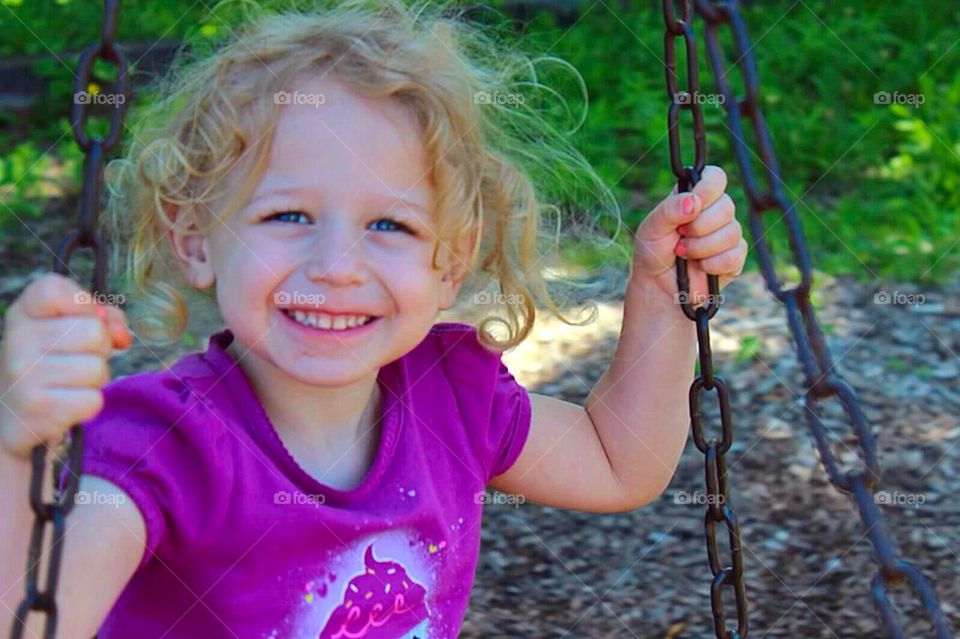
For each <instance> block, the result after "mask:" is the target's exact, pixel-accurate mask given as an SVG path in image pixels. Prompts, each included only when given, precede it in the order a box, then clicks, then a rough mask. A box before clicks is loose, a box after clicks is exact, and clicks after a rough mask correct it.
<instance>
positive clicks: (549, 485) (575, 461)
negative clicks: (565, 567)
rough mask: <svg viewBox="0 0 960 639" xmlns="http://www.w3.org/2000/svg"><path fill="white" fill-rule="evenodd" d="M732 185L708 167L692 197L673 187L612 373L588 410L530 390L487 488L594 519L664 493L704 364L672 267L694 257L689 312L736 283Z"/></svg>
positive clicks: (631, 295) (740, 248) (655, 227)
mask: <svg viewBox="0 0 960 639" xmlns="http://www.w3.org/2000/svg"><path fill="white" fill-rule="evenodd" d="M726 183H727V182H726V175H725V174H724V172H723V171H722V170H721V169H720V168H719V167H715V166H707V167H705V169H704V172H703V177H702V179H701V180H700V182H698V183H697V185H696V186H695V187H694V189H693V191H692V195H691V194H689V193H681V194H678V193H677V192H676V188H674V191H673V193H671V194H670V195H669V196H667V197H666V198H664V200H663V201H661V202H660V203H659V204H658V205H657V207H656V208H655V209H654V210H653V211H652V212H651V213H650V215H648V216H647V217H646V218H645V219H644V221H643V223H642V224H641V225H640V227H639V228H638V229H637V232H636V236H635V237H636V243H635V247H634V259H633V264H632V268H631V276H630V280H629V283H628V285H627V290H626V293H625V296H624V315H623V324H622V326H621V329H620V340H619V342H618V344H617V348H616V351H615V352H614V356H613V359H612V361H611V363H610V365H609V367H608V368H607V370H606V372H604V374H603V375H602V376H601V377H600V379H599V380H598V381H597V383H596V384H595V385H594V387H593V389H592V390H591V391H590V394H589V396H588V397H587V401H586V403H585V405H584V406H578V405H576V404H572V403H569V402H565V401H562V400H559V399H554V398H551V397H546V396H543V395H538V394H535V393H530V400H531V406H532V416H531V424H530V432H529V435H528V436H527V442H526V444H525V445H524V447H523V450H522V451H521V452H520V455H519V456H518V457H517V460H516V462H514V464H513V465H512V466H511V467H510V468H509V469H508V470H507V471H506V472H504V473H502V474H501V475H498V476H496V477H494V478H493V479H492V480H491V481H490V483H489V485H490V486H491V487H492V488H495V489H497V490H500V491H503V492H508V493H513V494H520V495H523V496H525V497H526V498H527V499H530V500H531V501H535V502H538V503H542V504H546V505H550V506H557V507H561V508H570V509H575V510H584V511H589V512H623V511H627V510H633V509H635V508H637V507H639V506H641V505H643V504H645V503H647V502H649V501H651V500H653V499H655V498H656V497H657V496H659V495H660V494H661V493H663V491H664V490H665V489H666V487H667V485H668V484H669V483H670V479H671V478H672V477H673V473H674V471H675V470H676V467H677V463H678V461H679V459H680V454H681V453H682V452H683V446H684V444H685V442H686V438H687V430H688V429H689V423H690V415H689V405H688V400H687V393H688V390H689V388H690V384H691V383H692V381H693V365H694V362H695V360H696V356H697V343H696V328H695V326H694V325H693V322H691V321H690V320H688V319H687V317H686V316H685V315H684V314H683V311H682V309H681V308H680V305H679V303H678V295H677V283H676V272H675V269H674V264H675V259H676V256H677V255H681V256H683V257H685V258H687V260H688V263H687V273H688V275H689V283H690V284H689V289H690V291H689V292H690V295H691V297H692V303H693V304H698V303H701V302H705V301H709V300H708V298H707V295H708V288H707V275H708V274H713V275H718V276H720V280H719V283H720V286H721V287H722V286H725V285H726V284H727V283H728V282H729V281H730V280H732V279H733V278H734V277H736V276H738V275H739V274H740V272H741V271H742V269H743V265H744V261H745V259H746V252H747V244H746V241H745V240H744V239H743V235H742V232H741V229H740V225H739V224H738V223H737V221H736V219H735V216H734V213H735V207H734V203H733V200H732V199H731V198H730V196H728V195H726V193H725V192H724V191H725V189H726ZM704 202H705V203H706V204H705V205H703V204H702V203H704ZM678 240H679V242H678Z"/></svg>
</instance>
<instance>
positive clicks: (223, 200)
mask: <svg viewBox="0 0 960 639" xmlns="http://www.w3.org/2000/svg"><path fill="white" fill-rule="evenodd" d="M324 5H327V6H324ZM501 26H502V24H501ZM504 32H505V30H504ZM498 33H499V32H498V30H497V25H490V26H484V27H479V26H476V25H472V24H471V23H470V22H468V21H466V20H464V19H463V15H462V10H461V11H460V12H453V13H451V12H449V11H447V10H446V9H445V8H444V7H443V6H442V4H440V3H437V2H431V3H427V2H417V3H415V4H413V5H410V6H408V5H407V4H405V3H404V2H401V1H400V0H373V1H370V0H345V1H342V2H336V3H332V5H331V3H329V2H327V3H322V2H319V3H314V7H313V8H312V9H310V10H303V9H300V8H296V9H292V8H286V9H285V10H282V11H272V12H267V11H266V10H264V9H262V8H258V9H256V10H255V13H254V14H250V13H247V14H245V15H244V19H243V21H242V24H240V25H239V26H238V28H237V29H236V30H233V31H231V32H230V35H229V37H227V38H226V40H225V41H223V42H218V43H215V44H212V45H209V46H206V47H204V46H200V45H202V44H203V43H202V42H195V43H191V42H190V41H189V40H188V41H187V42H186V43H185V46H184V47H182V48H181V49H180V50H179V51H178V52H177V56H176V59H175V60H174V62H173V64H172V66H171V67H170V70H169V71H168V72H167V73H166V74H164V75H163V76H161V77H160V78H158V79H157V80H155V81H154V82H153V83H152V84H151V86H150V87H148V90H149V92H150V93H151V94H152V96H151V97H152V98H153V99H151V100H150V101H149V102H148V103H146V104H145V105H144V106H137V107H135V108H136V109H137V110H136V111H134V112H133V113H132V114H131V118H130V120H131V122H132V124H133V126H132V127H131V128H132V131H133V135H131V136H129V141H128V143H127V144H126V146H125V148H124V150H123V153H122V155H121V157H120V158H118V159H116V160H113V161H112V162H111V163H110V164H109V165H108V168H107V183H108V188H109V198H108V202H107V223H108V225H109V227H110V230H111V231H112V234H113V236H114V238H115V241H114V242H113V246H114V249H115V250H114V252H113V254H112V260H113V264H114V268H113V269H111V270H112V272H117V270H116V267H117V266H120V265H124V266H125V270H124V279H123V281H122V282H121V284H120V286H121V287H123V288H125V289H128V290H131V291H134V292H135V293H136V295H134V296H133V297H136V298H139V299H140V300H142V303H138V305H137V308H134V309H132V312H130V319H131V325H132V326H133V328H134V330H136V331H137V333H138V334H139V335H141V337H142V338H144V339H145V340H147V341H148V342H153V343H155V344H171V343H174V342H177V341H178V340H179V339H180V336H181V334H182V333H183V331H184V329H185V328H186V326H187V322H188V304H187V302H186V301H185V299H184V296H183V294H182V291H183V287H184V286H185V282H184V281H183V279H182V276H181V274H180V273H179V269H178V268H177V267H176V264H175V261H174V259H173V254H172V252H171V251H170V250H169V243H168V242H167V241H166V238H165V235H166V234H167V233H169V232H170V229H171V228H172V226H173V224H174V216H172V215H171V212H172V211H174V210H176V209H178V208H181V207H183V208H184V209H185V210H196V211H201V210H204V209H209V210H210V211H214V212H215V215H214V216H212V218H213V222H212V223H215V222H216V220H223V219H226V218H227V216H229V215H231V214H233V213H234V212H236V210H238V209H239V208H240V207H241V206H242V205H243V204H244V202H245V200H246V199H247V198H248V197H249V195H250V193H251V192H252V190H253V188H254V186H255V185H256V184H257V182H258V181H259V179H260V176H261V175H262V173H263V170H264V169H265V167H266V162H267V158H268V155H269V150H270V144H271V141H272V135H271V133H270V131H272V125H273V124H274V123H275V122H276V119H277V117H278V116H279V109H280V105H278V104H276V101H275V100H270V99H268V97H264V96H273V95H276V94H277V93H278V92H280V91H284V90H289V88H290V86H291V84H292V83H293V81H294V79H295V77H297V76H299V75H300V74H302V73H303V72H304V71H310V70H314V69H315V70H318V71H319V70H325V71H328V72H329V73H330V75H331V76H333V77H335V78H336V79H338V80H340V81H342V82H344V83H345V84H346V85H347V86H348V87H350V88H351V89H353V90H354V91H356V92H357V93H358V94H360V95H363V96H366V97H370V98H393V99H396V100H399V101H400V102H401V103H402V104H404V105H406V106H409V107H410V108H412V109H413V110H414V112H415V114H416V116H417V121H418V123H419V125H420V127H421V137H422V140H423V144H424V148H425V149H426V151H427V157H428V158H429V159H430V160H431V165H432V176H431V178H432V180H433V183H434V185H435V186H436V189H437V212H436V219H437V220H438V229H437V230H438V237H439V240H438V243H437V244H436V245H435V246H434V253H433V266H434V268H438V265H437V263H436V262H437V253H438V248H439V242H441V241H442V242H444V243H445V244H446V245H447V246H458V245H459V244H458V240H459V239H460V238H461V237H465V236H464V234H469V233H472V232H473V231H475V230H476V231H477V235H476V239H477V241H475V242H474V243H473V246H472V250H471V254H470V255H469V256H463V257H464V263H465V264H466V266H467V271H466V273H465V275H464V277H465V278H466V280H465V282H464V286H463V287H462V288H461V292H460V300H458V307H459V306H460V304H459V302H461V301H462V300H463V299H464V298H466V299H469V296H471V295H472V296H473V300H474V301H475V302H476V301H485V300H488V299H489V300H494V301H496V302H497V304H496V307H497V308H498V309H503V314H502V315H499V314H497V313H488V312H486V313H480V314H481V317H480V320H479V321H478V322H477V328H478V338H479V339H480V341H481V342H482V343H483V344H484V345H485V346H486V347H487V348H490V349H492V350H498V351H503V350H506V349H508V348H511V347H513V346H515V345H517V344H519V343H520V342H521V341H522V340H523V339H524V338H525V337H526V336H527V335H528V334H529V332H530V330H531V328H532V326H533V323H534V319H535V316H536V309H537V305H538V304H539V305H540V306H541V307H545V308H546V309H547V310H549V311H550V312H551V313H552V314H554V315H555V316H557V317H558V318H560V319H561V320H562V321H564V322H565V323H567V324H570V325H582V324H585V323H588V322H590V321H592V320H593V318H594V316H595V314H596V307H595V305H592V306H591V307H590V308H589V313H588V317H587V318H586V319H583V320H580V321H577V320H573V319H571V318H570V317H568V316H566V315H565V312H564V311H563V310H561V308H560V307H559V306H558V305H557V303H556V302H555V300H554V299H553V297H552V294H551V292H550V291H548V287H547V282H546V280H545V279H544V274H545V273H546V272H547V271H548V270H552V271H554V272H559V271H558V269H556V268H555V267H554V265H555V262H556V257H557V253H556V251H555V250H554V249H556V248H558V247H559V236H560V234H561V231H560V229H561V226H562V220H563V219H564V218H569V217H570V216H567V215H564V213H563V211H561V208H560V207H559V206H557V203H561V204H566V203H572V202H575V201H576V200H577V199H578V197H579V198H580V199H584V198H583V197H582V196H586V198H587V199H588V200H589V202H591V203H592V205H588V207H587V208H592V209H593V210H592V211H587V212H585V213H584V214H582V215H581V216H580V218H579V219H578V220H576V222H575V224H576V226H577V227H578V230H577V234H578V237H581V238H586V237H594V238H601V239H600V241H601V242H604V243H605V245H606V246H609V247H612V248H614V249H617V250H621V249H622V248H623V247H622V245H619V244H616V243H614V241H613V240H614V238H615V236H616V232H618V231H619V229H620V224H621V216H620V211H619V207H618V205H617V202H616V200H615V198H614V197H613V195H612V193H611V192H610V191H609V189H607V187H606V186H605V185H604V184H603V183H602V181H601V179H600V177H599V176H598V175H597V174H596V172H595V171H594V170H593V168H592V167H591V166H590V164H589V163H588V161H587V160H586V159H585V158H584V157H583V156H582V155H581V154H580V153H579V152H578V151H577V150H576V149H575V148H574V147H573V146H572V145H571V144H570V142H569V141H568V139H567V134H565V133H560V132H558V131H557V130H556V129H555V128H554V126H553V125H552V124H551V123H550V121H549V118H547V117H545V116H544V114H542V113H538V112H537V111H536V109H534V108H533V107H532V106H531V105H530V104H527V102H528V100H527V99H526V97H527V96H532V93H530V90H531V89H533V90H538V89H546V90H547V91H548V92H551V93H552V94H553V95H554V96H556V97H559V95H558V94H557V93H556V92H553V91H552V90H551V89H549V88H548V87H546V86H545V85H543V84H541V83H540V82H539V81H538V79H537V73H536V70H535V65H536V64H538V63H542V62H544V61H549V62H556V63H559V64H561V65H566V67H568V68H570V69H572V67H570V66H569V64H567V63H565V62H564V61H563V60H560V59H559V58H555V57H550V56H543V57H539V58H537V59H536V60H534V59H532V58H531V56H530V55H528V54H526V53H524V52H523V51H521V50H520V48H519V46H518V45H517V44H512V45H508V44H507V40H506V37H502V38H498V37H497V34H498ZM191 44H192V45H193V46H192V49H191V50H190V52H189V53H188V47H190V46H191ZM205 49H209V50H205ZM572 70H573V72H574V74H575V75H576V77H577V79H578V80H579V83H580V85H581V86H583V82H582V78H581V77H580V75H579V73H577V72H576V70H575V69H572ZM582 93H583V97H584V99H586V89H585V86H584V87H583V89H582ZM500 96H508V97H509V96H512V99H507V100H504V99H501V97H500ZM529 101H530V102H533V100H532V99H530V100H529ZM580 122H581V123H582V120H581V121H580ZM577 126H578V127H579V124H578V125H577ZM261 132H266V133H265V134H264V135H263V136H262V137H260V134H261ZM248 151H250V152H249V153H248ZM234 171H238V172H240V175H241V176H242V180H241V182H242V184H241V185H240V188H235V187H234V186H233V184H232V182H233V181H231V180H224V179H221V178H223V177H224V176H225V175H227V174H228V173H231V172H234ZM228 184H230V186H229V187H228ZM598 204H601V205H603V206H599V207H598V206H597V205H598ZM581 210H582V209H581ZM598 211H599V214H612V215H613V217H614V219H615V222H616V224H615V227H614V229H615V233H614V238H611V237H609V236H604V234H603V233H598V232H596V225H595V222H596V220H597V219H599V217H600V215H599V214H598ZM548 213H553V214H555V215H556V220H557V223H556V228H555V229H554V230H553V231H552V232H548V231H545V230H544V228H543V224H542V221H543V220H542V218H543V216H544V215H545V214H548ZM607 235H609V234H607ZM466 237H470V236H469V235H467V236H466ZM553 279H555V280H556V281H559V282H561V283H566V284H568V285H573V286H574V287H576V284H575V282H573V280H565V279H564V278H563V277H554V278H553ZM174 282H176V283H174ZM491 285H494V286H496V287H498V288H499V291H498V292H493V293H490V292H488V291H487V292H485V289H487V288H489V287H490V286H491ZM202 294H203V296H204V297H205V298H206V299H208V300H213V296H212V294H211V293H209V292H204V293H202ZM554 295H556V293H554ZM480 296H483V297H480ZM481 306H483V307H486V306H488V305H487V304H476V303H475V304H467V305H466V308H462V307H460V308H458V311H460V312H464V313H465V314H466V315H470V314H477V313H479V311H480V307H481ZM494 325H500V326H501V327H503V328H505V335H503V336H502V338H501V339H498V338H497V335H496V332H500V333H503V331H494V330H493V329H494Z"/></svg>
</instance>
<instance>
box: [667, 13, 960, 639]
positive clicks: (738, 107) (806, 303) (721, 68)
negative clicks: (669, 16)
mask: <svg viewBox="0 0 960 639" xmlns="http://www.w3.org/2000/svg"><path fill="white" fill-rule="evenodd" d="M695 1H696V10H697V13H699V14H700V15H701V16H702V17H703V18H704V21H705V24H706V30H705V42H706V48H707V54H708V57H709V60H710V65H711V68H712V71H713V75H714V79H715V81H716V87H717V91H718V92H719V95H721V96H722V97H723V101H722V104H723V107H724V110H725V111H726V119H727V126H728V128H729V130H730V139H731V145H732V148H733V151H734V155H735V157H736V160H737V164H738V165H739V167H740V172H741V179H742V182H743V184H744V191H745V192H746V195H747V199H748V200H749V228H750V234H751V236H752V238H753V240H754V247H755V248H756V255H757V260H758V262H759V264H760V269H761V271H762V272H763V277H764V280H765V282H766V286H767V289H768V290H769V291H770V292H771V293H772V294H773V295H774V296H775V297H776V298H777V299H778V300H780V302H781V303H783V305H784V307H785V308H786V312H787V320H788V323H789V326H790V331H791V333H792V335H793V338H794V343H795V345H796V349H797V353H798V357H799V359H800V364H801V366H802V368H803V373H804V376H805V380H804V385H805V387H806V393H805V402H804V413H805V415H806V419H807V423H808V425H809V427H810V432H811V433H812V435H813V439H814V441H815V442H816V446H817V450H818V451H819V453H820V459H821V461H822V463H823V465H824V467H825V468H826V471H827V475H828V476H829V479H830V482H831V483H832V484H833V485H834V486H835V487H836V488H837V489H838V490H840V491H841V492H843V493H846V494H850V495H852V497H853V499H854V502H855V503H856V505H857V509H858V511H859V514H860V518H861V520H862V521H863V526H864V529H865V531H866V535H867V536H868V538H869V539H870V542H871V543H872V544H873V547H874V549H875V551H876V556H877V559H878V561H879V563H880V569H879V571H878V572H877V574H876V575H875V576H874V578H873V581H872V583H871V590H872V594H873V599H874V602H875V604H876V606H877V608H878V610H879V612H880V616H881V619H882V622H883V628H884V631H885V633H886V635H887V636H888V637H896V638H901V637H903V636H904V634H903V630H902V628H901V626H900V623H899V622H898V620H897V617H896V614H895V612H894V610H893V608H892V606H891V604H890V600H889V598H888V596H887V586H891V585H897V584H902V583H904V582H908V583H909V584H910V586H911V587H912V588H913V589H914V590H915V592H916V594H917V595H918V597H919V599H920V601H921V603H922V605H923V607H924V609H925V611H926V613H927V616H928V618H929V620H930V623H931V625H932V627H933V629H934V630H935V632H936V636H937V637H938V639H947V638H948V637H950V636H952V635H951V632H950V628H949V627H948V626H947V623H946V620H945V619H944V616H943V613H942V612H941V610H940V605H939V602H938V601H937V596H936V594H935V592H934V590H933V588H932V586H931V585H930V583H929V582H928V581H927V579H926V578H925V577H924V576H923V575H922V574H921V573H920V572H919V571H918V570H917V569H916V568H915V567H914V566H912V565H911V564H910V563H908V562H906V561H904V560H903V559H900V558H899V557H898V556H897V552H896V550H895V549H894V546H893V542H892V541H891V539H890V537H889V535H888V534H887V532H886V530H885V528H884V526H883V517H882V516H881V513H880V511H879V509H878V508H877V506H876V503H875V501H874V488H875V487H876V484H877V482H878V481H879V480H880V468H879V465H878V463H877V455H876V448H875V446H874V441H873V435H872V433H871V431H870V427H869V424H867V421H866V418H865V417H864V414H863V412H862V410H861V409H860V404H859V401H858V400H857V396H856V393H855V392H854V390H853V388H851V387H850V386H849V385H848V384H847V383H846V382H845V381H844V380H843V379H841V377H840V374H839V373H837V372H836V371H834V370H833V362H832V360H831V357H830V351H829V349H828V348H827V344H826V342H825V341H824V337H823V332H822V331H821V329H820V326H819V324H818V323H817V320H816V317H815V315H814V311H813V306H812V305H811V303H810V286H811V272H810V257H809V254H808V252H807V247H806V241H805V239H804V236H803V230H802V227H801V226H800V221H799V219H798V217H797V215H796V211H795V209H794V206H793V204H792V203H791V202H790V201H788V200H787V198H786V197H784V195H783V192H782V191H781V189H780V185H781V184H782V181H781V179H780V168H779V166H778V163H777V159H776V155H775V154H774V150H773V145H772V144H771V141H770V135H769V133H768V131H767V128H766V124H765V122H764V118H763V113H762V112H761V110H760V95H759V93H760V88H759V80H758V77H757V69H756V63H755V61H754V58H753V55H752V53H751V49H752V45H751V43H750V40H749V36H748V34H747V30H746V27H745V25H744V22H743V19H742V17H741V15H740V13H739V10H738V3H737V0H695ZM666 4H669V3H666ZM687 18H688V15H687V14H686V13H685V14H684V22H686V20H687ZM720 25H725V26H727V27H729V29H730V32H731V36H732V38H733V42H734V44H735V51H733V56H734V57H735V59H736V62H735V65H736V66H738V67H739V69H740V71H741V74H742V76H743V80H744V85H745V86H744V94H743V97H741V98H737V97H735V96H734V95H733V93H732V91H731V89H730V84H729V82H728V80H727V77H728V71H729V69H728V68H727V66H726V63H725V59H724V56H723V51H722V48H721V46H720V44H719V42H718V38H717V27H718V26H720ZM743 119H748V120H749V121H750V123H751V126H752V128H753V133H754V136H755V137H756V140H757V145H758V149H757V151H758V153H759V158H760V159H761V161H762V163H763V166H764V169H765V173H766V178H767V184H766V190H765V191H760V190H759V187H758V184H757V180H756V178H755V176H754V174H753V171H752V168H751V164H750V155H751V154H752V151H751V149H749V148H748V146H747V144H746V143H745V142H744V135H743V127H742V120H743ZM771 209H773V210H775V211H779V214H778V215H780V217H781V218H782V219H785V220H786V224H787V229H788V233H789V244H790V248H791V252H792V254H793V260H794V264H795V265H796V267H797V269H798V271H799V283H798V284H797V285H796V286H794V287H793V288H784V287H783V286H782V284H781V283H780V280H779V277H778V275H777V272H776V269H775V267H774V261H773V251H772V249H771V247H770V245H769V244H767V243H766V242H765V241H764V238H765V237H766V232H765V230H764V225H763V218H762V214H763V213H764V212H765V211H769V210H771ZM691 397H692V396H691ZM830 397H836V398H837V400H838V401H839V402H840V404H841V405H842V407H843V410H844V412H845V414H846V415H847V417H848V418H849V420H850V422H851V423H852V425H853V429H854V433H855V435H856V437H857V442H858V444H859V447H860V450H861V451H862V456H861V460H862V464H863V468H862V469H861V470H857V471H848V472H846V473H844V472H842V471H841V469H840V464H839V463H838V460H837V459H836V457H835V456H834V455H833V453H832V451H831V450H830V442H829V439H828V435H827V428H826V427H825V426H824V424H823V422H822V420H821V418H820V416H819V415H818V413H817V411H816V404H817V402H818V401H820V400H824V399H827V398H830ZM725 439H726V437H725Z"/></svg>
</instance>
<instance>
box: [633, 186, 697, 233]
mask: <svg viewBox="0 0 960 639" xmlns="http://www.w3.org/2000/svg"><path fill="white" fill-rule="evenodd" d="M699 211H700V198H699V197H697V195H696V194H694V193H690V192H684V193H676V194H673V195H670V196H668V197H666V198H664V199H663V200H661V201H660V203H659V204H658V205H657V206H656V208H654V209H653V211H651V212H650V215H648V216H647V217H646V219H644V220H643V223H642V224H640V228H638V229H637V239H638V240H640V241H642V242H652V241H656V240H659V239H661V238H664V237H668V236H672V235H675V234H676V232H677V227H678V226H680V225H681V224H685V223H687V222H691V221H693V219H694V218H695V217H696V216H697V214H698V212H699Z"/></svg>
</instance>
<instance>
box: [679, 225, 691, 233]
mask: <svg viewBox="0 0 960 639" xmlns="http://www.w3.org/2000/svg"><path fill="white" fill-rule="evenodd" d="M689 230H690V227H689V226H687V225H686V224H681V225H680V226H678V227H677V233H679V234H680V235H686V234H687V231H689Z"/></svg>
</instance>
